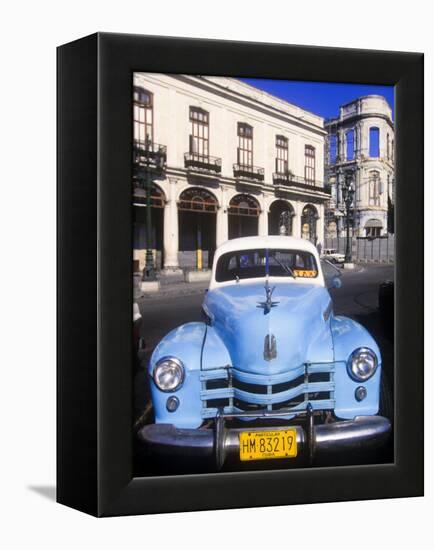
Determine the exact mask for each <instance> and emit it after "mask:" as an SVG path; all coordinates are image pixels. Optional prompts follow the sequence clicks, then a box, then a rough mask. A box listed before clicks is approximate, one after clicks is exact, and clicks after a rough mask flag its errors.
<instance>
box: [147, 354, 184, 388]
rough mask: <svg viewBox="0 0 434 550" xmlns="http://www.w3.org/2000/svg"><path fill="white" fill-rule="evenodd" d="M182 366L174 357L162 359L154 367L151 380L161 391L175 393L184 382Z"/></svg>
mask: <svg viewBox="0 0 434 550" xmlns="http://www.w3.org/2000/svg"><path fill="white" fill-rule="evenodd" d="M184 373H185V370H184V365H183V364H182V363H181V361H180V360H179V359H176V358H175V357H163V358H162V359H160V360H159V361H158V363H157V364H156V365H155V368H154V373H153V378H154V382H155V385H156V386H157V388H158V389H160V390H161V391H175V390H176V389H178V388H179V387H180V386H181V384H182V383H183V381H184Z"/></svg>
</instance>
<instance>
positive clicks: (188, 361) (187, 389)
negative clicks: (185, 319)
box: [148, 323, 207, 428]
mask: <svg viewBox="0 0 434 550" xmlns="http://www.w3.org/2000/svg"><path fill="white" fill-rule="evenodd" d="M206 330H207V326H206V324H205V323H186V324H184V325H181V326H180V327H178V328H176V329H174V330H172V331H171V332H169V334H167V335H166V336H165V337H164V338H163V339H162V340H161V341H160V343H159V344H158V346H157V347H156V348H155V350H154V352H153V354H152V356H151V360H150V362H149V366H148V374H149V378H150V386H151V394H152V402H153V405H154V413H155V421H156V422H157V423H164V424H173V425H175V426H176V427H178V428H198V427H199V426H200V425H201V423H202V416H201V412H202V403H201V400H200V391H201V380H200V366H201V355H202V348H203V344H204V339H205V336H206ZM164 357H176V358H177V359H179V360H180V361H181V362H182V364H183V365H184V368H185V378H184V381H183V383H182V384H181V386H180V388H178V389H177V390H176V391H174V392H163V391H161V390H160V389H158V387H157V386H156V385H155V383H154V381H153V378H152V374H153V371H154V367H155V365H156V363H157V362H158V361H159V360H160V359H163V358H164ZM171 396H174V397H176V398H177V399H178V401H179V405H178V408H177V409H176V411H174V412H169V411H168V410H167V406H166V403H167V400H168V398H169V397H171Z"/></svg>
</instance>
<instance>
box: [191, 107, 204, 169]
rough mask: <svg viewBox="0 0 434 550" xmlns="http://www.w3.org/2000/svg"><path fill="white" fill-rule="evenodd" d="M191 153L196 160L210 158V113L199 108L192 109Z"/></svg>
mask: <svg viewBox="0 0 434 550" xmlns="http://www.w3.org/2000/svg"><path fill="white" fill-rule="evenodd" d="M190 124H191V134H190V153H191V154H192V156H193V158H194V159H195V160H204V161H206V159H207V158H208V157H209V113H208V112H207V111H204V110H203V109H200V108H199V107H190Z"/></svg>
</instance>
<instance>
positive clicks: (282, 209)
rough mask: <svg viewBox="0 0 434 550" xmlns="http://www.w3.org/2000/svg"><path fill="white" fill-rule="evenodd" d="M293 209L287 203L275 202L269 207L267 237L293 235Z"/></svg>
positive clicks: (282, 201)
mask: <svg viewBox="0 0 434 550" xmlns="http://www.w3.org/2000/svg"><path fill="white" fill-rule="evenodd" d="M294 216H295V212H294V209H293V207H292V205H291V203H289V202H288V201H285V200H280V199H279V200H276V201H274V202H273V203H272V204H271V206H270V213H269V214H268V233H269V235H287V236H291V235H293V218H294Z"/></svg>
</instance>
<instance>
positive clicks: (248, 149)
mask: <svg viewBox="0 0 434 550" xmlns="http://www.w3.org/2000/svg"><path fill="white" fill-rule="evenodd" d="M237 162H238V164H240V165H241V166H243V167H247V168H251V167H252V166H253V128H252V127H251V126H250V125H249V124H245V123H244V122H239V123H238V154H237Z"/></svg>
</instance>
